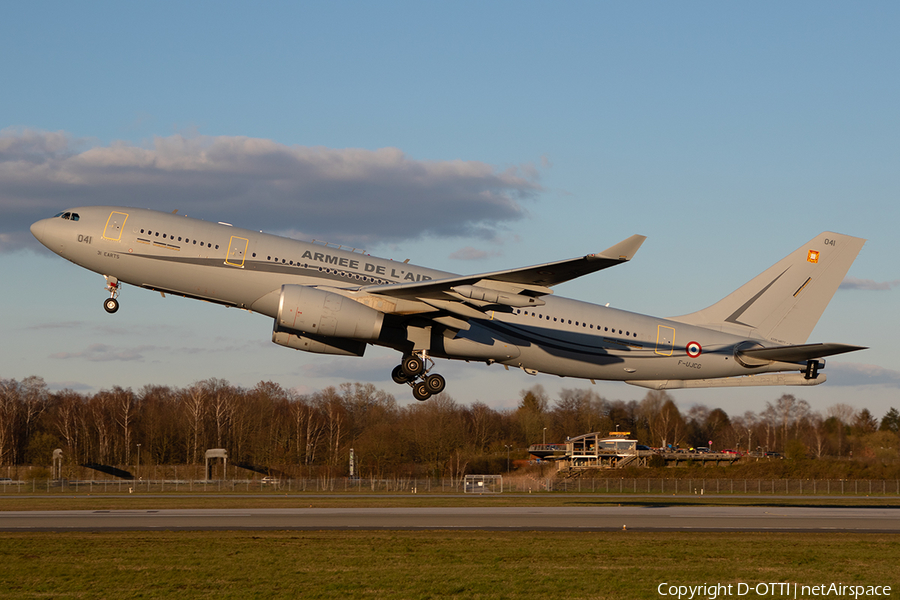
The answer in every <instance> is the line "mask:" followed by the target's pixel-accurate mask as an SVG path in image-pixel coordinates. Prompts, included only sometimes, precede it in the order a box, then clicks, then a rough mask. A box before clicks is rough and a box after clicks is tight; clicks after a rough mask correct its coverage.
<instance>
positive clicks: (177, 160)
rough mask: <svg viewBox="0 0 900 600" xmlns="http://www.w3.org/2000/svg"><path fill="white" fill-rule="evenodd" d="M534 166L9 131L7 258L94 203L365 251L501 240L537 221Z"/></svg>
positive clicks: (0, 225) (2, 199)
mask: <svg viewBox="0 0 900 600" xmlns="http://www.w3.org/2000/svg"><path fill="white" fill-rule="evenodd" d="M538 177H539V170H538V169H537V168H536V167H534V166H532V165H523V166H520V167H514V168H509V169H505V170H498V169H497V168H495V167H493V166H492V165H489V164H486V163H483V162H478V161H463V160H450V161H419V160H413V159H411V158H409V157H407V156H406V155H405V154H404V153H403V152H402V151H400V150H399V149H397V148H381V149H379V150H363V149H356V148H349V149H332V148H324V147H306V146H288V145H285V144H280V143H278V142H275V141H272V140H266V139H257V138H249V137H228V136H219V137H210V136H199V135H197V136H184V135H172V136H169V137H157V138H154V139H153V141H152V144H150V145H149V146H148V147H139V146H135V145H132V144H129V143H126V142H115V143H112V144H109V145H107V146H98V145H91V144H90V143H89V142H88V141H86V140H77V139H73V138H71V137H70V136H68V135H67V134H66V133H64V132H46V131H34V130H4V131H0V210H2V211H3V214H4V219H3V220H2V222H0V241H2V245H0V249H10V248H11V247H15V245H16V244H17V243H23V242H24V241H26V240H27V239H28V238H30V234H29V233H28V227H29V226H30V225H31V223H33V222H34V221H36V220H38V219H40V218H43V217H47V216H50V215H53V214H55V213H56V212H58V211H60V210H62V209H65V208H69V207H77V206H83V205H93V204H111V205H124V206H137V207H143V208H153V209H159V210H163V211H166V212H171V211H172V210H174V209H179V211H180V212H181V213H182V214H189V215H191V216H196V217H202V218H206V219H208V220H222V221H228V222H232V223H235V224H240V225H243V226H245V227H247V228H251V229H252V228H255V229H264V230H267V231H272V232H290V233H293V234H295V235H297V236H300V237H304V238H318V239H330V240H332V241H337V242H341V243H351V244H356V245H357V246H360V247H362V246H365V245H367V244H375V243H383V242H395V241H401V240H408V239H414V238H418V237H420V236H422V235H426V234H427V235H432V236H442V237H455V236H472V237H480V238H492V237H494V236H496V233H497V230H498V228H502V227H503V226H504V225H505V224H507V223H509V222H512V221H515V220H517V219H521V218H523V217H525V216H526V215H527V210H526V209H525V208H524V206H523V201H526V200H528V199H531V198H534V197H535V196H536V195H537V194H538V193H539V192H540V191H541V186H540V185H539V183H538Z"/></svg>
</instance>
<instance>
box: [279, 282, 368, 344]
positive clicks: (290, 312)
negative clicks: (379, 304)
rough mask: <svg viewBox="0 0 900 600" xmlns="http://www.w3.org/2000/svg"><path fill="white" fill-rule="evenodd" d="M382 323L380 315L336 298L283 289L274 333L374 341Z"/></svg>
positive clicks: (318, 292)
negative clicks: (288, 332)
mask: <svg viewBox="0 0 900 600" xmlns="http://www.w3.org/2000/svg"><path fill="white" fill-rule="evenodd" d="M383 322H384V314H383V313H380V312H378V311H377V310H375V309H372V308H369V307H368V306H364V305H362V304H360V303H359V302H355V301H353V300H351V299H350V298H345V297H344V296H341V295H340V294H335V293H333V292H324V291H322V290H317V289H316V288H311V287H307V286H305V285H283V286H281V298H280V299H279V301H278V313H277V315H276V316H275V329H276V330H278V331H284V330H289V331H291V332H293V333H297V332H300V333H309V334H313V335H316V336H322V337H329V338H331V337H334V338H351V339H355V340H376V339H378V336H379V335H380V334H381V325H382V323H383Z"/></svg>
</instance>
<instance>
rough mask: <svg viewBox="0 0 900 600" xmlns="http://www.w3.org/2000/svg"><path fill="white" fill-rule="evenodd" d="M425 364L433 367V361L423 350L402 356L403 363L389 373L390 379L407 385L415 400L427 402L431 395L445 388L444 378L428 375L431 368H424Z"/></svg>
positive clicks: (435, 374) (434, 374)
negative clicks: (427, 363)
mask: <svg viewBox="0 0 900 600" xmlns="http://www.w3.org/2000/svg"><path fill="white" fill-rule="evenodd" d="M426 362H429V363H431V367H434V361H433V360H431V359H430V358H428V355H427V354H426V353H425V351H424V350H420V351H419V352H418V353H413V354H410V355H409V356H404V357H403V362H401V363H400V364H399V365H397V366H396V367H394V370H393V371H391V379H393V380H394V382H395V383H401V384H402V383H406V384H409V386H410V387H411V388H412V389H413V396H414V397H415V399H416V400H428V399H429V398H431V396H432V395H434V394H440V393H441V392H443V391H444V388H445V387H446V386H447V382H446V381H445V380H444V378H443V377H441V376H440V375H438V374H437V373H433V374H431V375H429V374H428V371H430V370H431V367H429V368H426V367H425V363H426Z"/></svg>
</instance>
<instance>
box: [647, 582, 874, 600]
mask: <svg viewBox="0 0 900 600" xmlns="http://www.w3.org/2000/svg"><path fill="white" fill-rule="evenodd" d="M656 592H657V593H658V594H659V595H660V596H667V597H668V596H670V597H672V598H677V600H693V599H695V598H696V599H698V600H699V599H702V598H706V599H708V600H716V599H717V598H718V599H720V600H722V599H725V598H740V597H743V596H747V595H748V594H751V593H752V594H754V595H753V596H751V597H756V598H793V599H794V600H799V599H800V598H804V599H806V598H853V599H854V600H857V599H859V598H867V597H868V598H874V597H884V596H890V595H891V586H889V585H844V584H843V583H831V584H828V583H822V584H819V585H803V584H799V583H789V582H774V583H771V582H769V583H756V584H753V583H728V584H724V583H710V584H707V583H704V584H703V585H676V584H670V583H669V582H667V581H666V582H663V583H661V584H659V586H657V588H656Z"/></svg>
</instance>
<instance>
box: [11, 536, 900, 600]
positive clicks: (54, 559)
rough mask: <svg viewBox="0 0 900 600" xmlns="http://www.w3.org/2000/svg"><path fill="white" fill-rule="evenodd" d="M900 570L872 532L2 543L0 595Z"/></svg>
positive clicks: (447, 590)
mask: <svg viewBox="0 0 900 600" xmlns="http://www.w3.org/2000/svg"><path fill="white" fill-rule="evenodd" d="M898 564H900V537H898V536H891V535H879V534H834V535H830V534H793V533H791V534H787V533H690V534H686V533H645V532H627V531H623V532H614V533H579V532H457V531H433V532H425V531H405V532H385V531H328V532H324V531H323V532H167V531H159V532H150V533H146V532H140V533H127V532H116V533H106V532H105V533H76V532H71V533H62V534H59V533H14V534H11V533H4V534H0V597H2V598H42V597H54V598H55V597H65V598H170V597H178V598H341V599H347V598H416V599H424V598H523V599H526V598H527V599H534V600H539V599H545V598H546V599H551V598H552V599H554V600H558V599H567V600H575V599H581V598H617V599H618V598H624V599H628V598H664V597H665V598H669V597H670V596H660V595H659V593H658V591H657V589H658V586H659V585H660V584H662V583H666V584H667V586H669V585H695V586H696V585H703V584H707V585H714V584H717V583H718V584H723V585H727V584H729V583H730V584H737V583H738V582H744V583H748V584H750V585H751V588H752V586H755V585H756V584H757V583H759V582H766V583H769V582H791V583H793V582H796V583H798V584H799V585H819V584H826V585H827V584H831V583H836V584H837V583H843V584H854V585H869V586H874V585H891V586H892V588H893V590H892V594H891V597H894V598H896V597H897V596H898V593H897V591H898V590H900V569H898V566H897V565H898ZM667 586H666V587H664V588H663V589H664V590H666V589H667ZM762 596H763V595H757V594H756V593H755V592H754V591H752V589H751V592H750V593H749V594H746V595H743V596H740V597H742V598H757V597H762ZM695 597H697V596H695ZM702 597H704V598H709V594H706V595H703V596H702ZM719 597H720V598H726V597H729V596H727V595H722V594H720V595H719ZM731 597H735V598H736V597H738V596H737V594H736V592H735V593H734V594H733V595H732V596H731ZM765 597H769V598H777V597H786V596H782V595H780V594H779V595H774V594H772V590H771V589H770V591H769V594H768V595H765ZM790 597H793V596H792V595H791V596H790ZM798 597H803V596H798ZM832 597H833V596H832Z"/></svg>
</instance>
